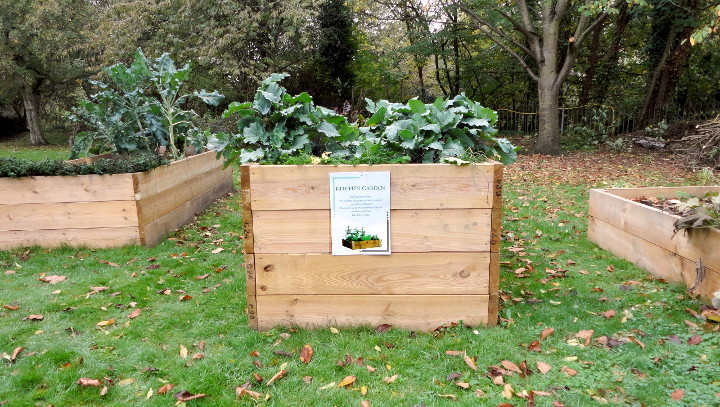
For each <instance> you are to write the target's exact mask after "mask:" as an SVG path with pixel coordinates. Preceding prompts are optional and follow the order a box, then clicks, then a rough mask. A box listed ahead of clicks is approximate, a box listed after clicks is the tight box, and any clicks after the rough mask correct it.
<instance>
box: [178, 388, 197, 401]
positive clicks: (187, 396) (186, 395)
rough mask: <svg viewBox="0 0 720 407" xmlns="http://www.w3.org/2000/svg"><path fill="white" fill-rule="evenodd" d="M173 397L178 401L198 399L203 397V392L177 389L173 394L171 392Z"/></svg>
mask: <svg viewBox="0 0 720 407" xmlns="http://www.w3.org/2000/svg"><path fill="white" fill-rule="evenodd" d="M173 397H175V398H176V399H177V400H178V401H190V400H195V399H200V398H203V397H205V394H202V393H199V394H192V393H190V392H189V391H187V390H183V391H179V392H177V393H175V394H173Z"/></svg>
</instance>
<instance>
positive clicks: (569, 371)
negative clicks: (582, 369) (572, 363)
mask: <svg viewBox="0 0 720 407" xmlns="http://www.w3.org/2000/svg"><path fill="white" fill-rule="evenodd" d="M560 371H561V372H563V373H565V374H566V375H568V376H575V375H576V374H578V371H577V370H575V369H573V368H570V367H567V366H563V367H561V368H560Z"/></svg>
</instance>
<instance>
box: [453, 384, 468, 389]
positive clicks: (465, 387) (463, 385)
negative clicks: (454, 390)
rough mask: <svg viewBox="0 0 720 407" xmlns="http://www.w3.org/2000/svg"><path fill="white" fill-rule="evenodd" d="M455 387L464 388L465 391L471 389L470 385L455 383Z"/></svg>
mask: <svg viewBox="0 0 720 407" xmlns="http://www.w3.org/2000/svg"><path fill="white" fill-rule="evenodd" d="M455 385H456V386H458V387H461V388H463V389H465V390H467V389H469V388H470V383H465V382H455Z"/></svg>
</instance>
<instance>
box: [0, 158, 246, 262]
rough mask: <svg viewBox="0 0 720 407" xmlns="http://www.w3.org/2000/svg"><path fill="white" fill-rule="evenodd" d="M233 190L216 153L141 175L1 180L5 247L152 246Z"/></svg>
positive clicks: (0, 235)
mask: <svg viewBox="0 0 720 407" xmlns="http://www.w3.org/2000/svg"><path fill="white" fill-rule="evenodd" d="M232 188H233V183H232V169H231V168H228V169H223V163H222V161H220V160H217V159H215V153H214V152H206V153H203V154H199V155H196V156H192V157H189V158H185V159H183V160H179V161H175V162H173V163H171V164H169V165H167V166H162V167H158V168H156V169H154V170H152V171H147V172H141V173H132V174H113V175H74V176H57V177H23V178H0V191H3V199H2V201H1V202H0V249H2V250H7V249H12V248H16V247H23V246H31V245H39V246H43V247H55V246H60V245H70V246H86V247H93V248H105V247H117V246H123V245H127V244H141V245H145V246H152V245H155V244H157V243H159V242H160V241H161V240H162V239H163V238H164V237H166V236H167V235H168V234H169V233H170V232H172V231H173V230H174V229H176V228H177V227H179V226H182V225H184V224H186V223H188V222H189V221H191V220H192V219H193V217H194V216H195V214H196V213H199V212H201V211H203V210H204V209H205V208H206V207H207V206H208V205H209V204H210V203H211V202H212V201H214V200H215V199H217V198H219V197H221V196H223V195H224V194H226V193H227V192H229V191H230V190H232Z"/></svg>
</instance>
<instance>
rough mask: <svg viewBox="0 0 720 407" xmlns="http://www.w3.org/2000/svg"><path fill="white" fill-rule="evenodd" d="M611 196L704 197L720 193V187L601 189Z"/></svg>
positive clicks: (627, 197)
mask: <svg viewBox="0 0 720 407" xmlns="http://www.w3.org/2000/svg"><path fill="white" fill-rule="evenodd" d="M599 191H605V192H607V193H609V194H612V195H615V196H619V197H622V198H626V199H633V198H641V197H651V196H657V197H662V198H676V197H677V196H678V195H677V194H678V193H679V192H680V193H683V194H689V195H702V194H704V193H705V192H708V191H715V192H717V191H720V186H688V187H650V188H610V189H601V190H599Z"/></svg>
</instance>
